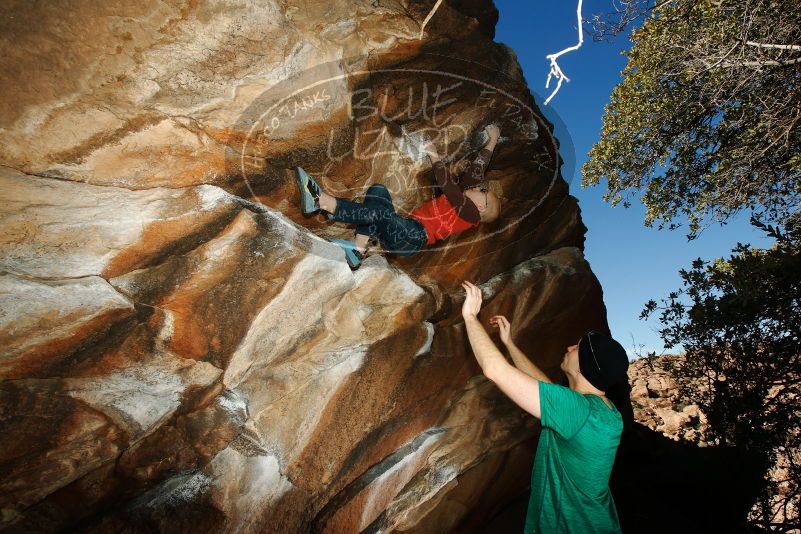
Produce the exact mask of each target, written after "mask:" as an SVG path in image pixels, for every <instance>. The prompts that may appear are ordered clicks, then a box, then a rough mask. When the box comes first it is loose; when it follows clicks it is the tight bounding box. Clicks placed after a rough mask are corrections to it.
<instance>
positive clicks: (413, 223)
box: [377, 211, 426, 256]
mask: <svg viewBox="0 0 801 534" xmlns="http://www.w3.org/2000/svg"><path fill="white" fill-rule="evenodd" d="M377 226H378V239H379V240H380V241H381V245H382V246H383V247H384V251H385V252H386V253H387V254H395V255H396V256H410V255H412V254H414V253H416V252H419V251H420V250H421V249H422V248H423V247H424V246H425V244H426V230H425V228H424V227H423V225H422V224H421V223H420V222H419V221H418V220H416V219H412V218H410V217H402V216H400V215H398V214H397V213H395V212H394V211H393V212H392V214H391V216H390V217H387V218H386V219H383V220H381V221H380V222H379V223H378V224H377Z"/></svg>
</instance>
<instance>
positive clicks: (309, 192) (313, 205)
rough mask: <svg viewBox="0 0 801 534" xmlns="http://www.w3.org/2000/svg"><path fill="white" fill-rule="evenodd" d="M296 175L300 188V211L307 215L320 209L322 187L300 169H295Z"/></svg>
mask: <svg viewBox="0 0 801 534" xmlns="http://www.w3.org/2000/svg"><path fill="white" fill-rule="evenodd" d="M295 175H296V177H297V180H298V187H299V188H300V209H301V211H303V213H305V214H309V213H314V212H315V211H318V210H319V209H320V192H321V189H320V186H319V185H317V182H315V181H314V178H312V177H311V176H309V175H308V174H307V173H306V171H304V170H303V169H302V168H300V167H295Z"/></svg>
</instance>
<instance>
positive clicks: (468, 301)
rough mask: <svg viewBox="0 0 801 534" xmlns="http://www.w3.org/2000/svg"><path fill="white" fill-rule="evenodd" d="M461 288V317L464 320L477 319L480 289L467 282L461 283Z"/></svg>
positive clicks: (479, 305) (479, 307)
mask: <svg viewBox="0 0 801 534" xmlns="http://www.w3.org/2000/svg"><path fill="white" fill-rule="evenodd" d="M462 287H463V288H464V290H465V299H464V304H462V317H464V318H465V319H468V318H470V317H477V316H478V312H479V311H481V289H480V288H478V287H477V286H475V285H473V284H471V283H470V282H468V281H467V280H465V281H464V282H462Z"/></svg>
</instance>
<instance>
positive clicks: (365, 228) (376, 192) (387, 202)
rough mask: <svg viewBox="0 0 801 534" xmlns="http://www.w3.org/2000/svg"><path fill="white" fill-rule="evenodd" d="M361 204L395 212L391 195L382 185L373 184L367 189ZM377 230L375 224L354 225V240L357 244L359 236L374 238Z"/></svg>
mask: <svg viewBox="0 0 801 534" xmlns="http://www.w3.org/2000/svg"><path fill="white" fill-rule="evenodd" d="M362 204H364V205H366V206H377V207H386V208H389V209H391V210H392V211H395V207H394V206H393V205H392V195H390V194H389V190H388V189H387V187H386V186H385V185H384V184H373V185H371V186H370V187H369V188H368V189H367V192H366V193H365V195H364V200H363V201H362ZM377 232H378V229H377V228H376V225H375V223H373V224H358V225H356V232H355V234H356V238H357V243H358V240H359V236H368V238H369V237H374V236H376V234H377Z"/></svg>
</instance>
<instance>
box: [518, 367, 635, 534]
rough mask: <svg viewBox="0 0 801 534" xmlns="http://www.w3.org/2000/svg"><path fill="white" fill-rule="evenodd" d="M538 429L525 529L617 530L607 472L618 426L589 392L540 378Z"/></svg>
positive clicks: (612, 412) (550, 532) (548, 532)
mask: <svg viewBox="0 0 801 534" xmlns="http://www.w3.org/2000/svg"><path fill="white" fill-rule="evenodd" d="M539 388H540V407H541V415H542V433H541V434H540V439H539V444H538V445H537V455H536V457H535V459H534V467H533V469H532V471H531V497H530V499H529V502H528V514H527V516H526V528H525V533H526V534H529V533H535V532H536V533H543V534H556V533H565V532H577V533H581V534H586V533H591V532H592V533H606V532H621V530H620V523H619V522H618V518H617V509H616V508H615V501H614V499H613V498H612V493H611V492H610V491H609V475H610V474H611V473H612V465H613V464H614V463H615V453H616V452H617V447H618V445H619V444H620V434H621V432H622V431H623V418H622V417H621V415H620V412H618V411H617V409H616V408H615V407H614V405H613V406H612V407H609V406H607V404H606V403H605V402H604V400H603V399H602V398H601V397H599V396H597V395H592V394H586V395H582V394H581V393H577V392H575V391H573V390H572V389H570V388H566V387H564V386H560V385H557V384H549V383H548V382H540V383H539Z"/></svg>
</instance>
